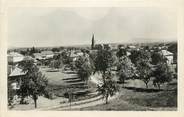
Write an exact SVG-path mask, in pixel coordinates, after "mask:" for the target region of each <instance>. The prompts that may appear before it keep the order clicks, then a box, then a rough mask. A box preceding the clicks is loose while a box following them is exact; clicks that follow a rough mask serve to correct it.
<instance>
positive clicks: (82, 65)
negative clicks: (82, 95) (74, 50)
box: [75, 56, 93, 84]
mask: <svg viewBox="0 0 184 117" xmlns="http://www.w3.org/2000/svg"><path fill="white" fill-rule="evenodd" d="M75 67H76V69H77V73H78V75H79V77H80V78H81V79H82V80H84V81H86V84H87V82H88V79H89V76H90V75H91V74H92V72H93V66H92V65H91V63H90V60H89V58H86V57H84V56H81V57H79V58H78V59H77V61H76V62H75Z"/></svg>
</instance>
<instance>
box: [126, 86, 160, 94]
mask: <svg viewBox="0 0 184 117" xmlns="http://www.w3.org/2000/svg"><path fill="white" fill-rule="evenodd" d="M123 88H125V89H128V90H133V91H135V92H146V93H153V92H160V91H163V90H162V89H146V88H136V87H123Z"/></svg>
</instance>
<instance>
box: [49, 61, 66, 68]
mask: <svg viewBox="0 0 184 117" xmlns="http://www.w3.org/2000/svg"><path fill="white" fill-rule="evenodd" d="M62 65H63V63H62V61H61V60H52V61H51V62H50V67H51V68H53V69H59V68H61V67H62Z"/></svg>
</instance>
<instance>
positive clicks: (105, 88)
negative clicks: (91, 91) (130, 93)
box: [97, 71, 119, 104]
mask: <svg viewBox="0 0 184 117" xmlns="http://www.w3.org/2000/svg"><path fill="white" fill-rule="evenodd" d="M103 78H104V82H103V83H102V84H99V85H98V87H97V91H98V92H99V93H100V94H102V95H103V99H105V102H106V104H107V103H108V99H109V97H111V96H113V95H115V93H116V92H118V91H119V87H118V85H117V83H116V82H115V81H113V80H112V74H111V72H110V71H108V72H107V73H105V74H103Z"/></svg>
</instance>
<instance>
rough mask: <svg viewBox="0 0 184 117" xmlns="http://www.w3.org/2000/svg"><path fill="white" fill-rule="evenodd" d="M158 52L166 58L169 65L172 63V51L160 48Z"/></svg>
mask: <svg viewBox="0 0 184 117" xmlns="http://www.w3.org/2000/svg"><path fill="white" fill-rule="evenodd" d="M160 53H161V54H162V55H163V56H164V57H165V58H166V59H167V64H168V65H171V64H172V63H173V53H171V52H169V51H167V50H161V51H160Z"/></svg>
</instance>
